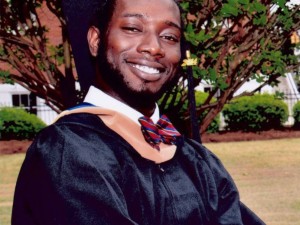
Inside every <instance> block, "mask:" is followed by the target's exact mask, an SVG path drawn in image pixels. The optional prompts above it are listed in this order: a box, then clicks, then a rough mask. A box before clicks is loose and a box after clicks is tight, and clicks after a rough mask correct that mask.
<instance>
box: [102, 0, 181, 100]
mask: <svg viewBox="0 0 300 225" xmlns="http://www.w3.org/2000/svg"><path fill="white" fill-rule="evenodd" d="M180 24H181V23H180V12H179V9H178V6H177V5H176V4H175V2H174V1H173V0H117V2H116V8H115V11H114V13H113V16H112V19H111V22H110V24H109V27H108V30H107V33H106V35H105V37H104V38H105V40H100V41H99V42H100V50H99V54H100V56H99V57H100V65H99V67H100V72H101V70H102V69H101V68H103V67H105V68H109V71H107V70H105V71H104V70H102V72H101V75H100V76H101V77H102V79H101V82H102V84H103V83H104V85H103V87H105V89H106V90H105V91H106V92H108V93H109V94H110V95H113V96H114V97H116V98H118V99H121V100H123V101H125V102H126V101H128V100H124V98H125V97H124V96H126V95H129V97H130V98H135V99H136V98H137V97H138V98H139V99H143V97H142V96H145V98H146V97H147V96H148V97H149V98H150V99H152V98H153V99H154V100H156V99H157V98H158V97H159V96H160V95H161V94H162V92H163V91H164V89H165V88H166V87H168V85H169V84H170V83H171V81H172V80H173V78H174V76H175V73H176V70H177V67H178V63H179V61H180V58H181V51H180V39H181V28H180ZM100 32H101V31H100ZM103 42H104V43H103ZM101 46H102V48H104V49H101ZM103 46H104V47H103ZM100 51H102V52H103V51H104V52H105V55H104V56H101V52H100ZM101 58H102V59H101ZM103 64H106V65H105V66H104V65H103Z"/></svg>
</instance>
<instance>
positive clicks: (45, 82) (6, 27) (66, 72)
mask: <svg viewBox="0 0 300 225" xmlns="http://www.w3.org/2000/svg"><path fill="white" fill-rule="evenodd" d="M60 2H61V1H58V0H49V1H48V0H47V1H43V0H24V1H19V0H11V1H7V0H1V19H0V25H1V30H0V44H1V45H0V61H1V62H3V63H4V64H2V65H5V66H6V67H5V68H6V70H3V69H0V76H1V78H2V80H4V82H17V83H19V84H20V85H22V86H23V87H25V88H26V89H28V90H29V91H31V92H32V93H34V94H36V95H37V96H39V97H41V98H43V99H45V101H46V103H47V104H48V105H49V106H50V107H52V108H53V109H54V110H55V111H57V112H59V111H60V110H62V109H64V108H65V107H67V106H70V105H72V104H74V102H75V101H76V91H75V80H74V77H76V75H74V74H73V69H72V55H71V48H70V44H69V39H68V38H67V28H66V23H65V20H64V17H63V15H62V10H61V5H60V4H61V3H60ZM45 11H46V12H47V14H46V15H47V16H54V18H55V20H54V21H45V20H43V21H42V18H41V16H42V15H44V17H45V13H46V12H45ZM46 22H48V24H46ZM49 22H51V23H52V26H57V27H60V29H61V30H60V34H58V35H59V36H61V42H60V43H57V44H56V45H53V44H52V43H51V40H50V39H49V33H51V27H50V26H49V25H51V24H49ZM53 22H54V24H53ZM8 65H9V66H8ZM7 68H8V69H9V73H8V72H7ZM8 74H9V75H8ZM66 95H68V98H66Z"/></svg>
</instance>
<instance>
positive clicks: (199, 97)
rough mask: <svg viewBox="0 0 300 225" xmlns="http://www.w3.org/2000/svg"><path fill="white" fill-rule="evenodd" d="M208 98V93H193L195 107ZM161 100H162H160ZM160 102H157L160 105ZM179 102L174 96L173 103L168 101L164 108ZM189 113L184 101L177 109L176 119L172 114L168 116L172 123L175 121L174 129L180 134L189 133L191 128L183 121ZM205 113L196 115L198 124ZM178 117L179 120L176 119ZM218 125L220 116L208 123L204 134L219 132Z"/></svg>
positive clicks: (186, 101)
mask: <svg viewBox="0 0 300 225" xmlns="http://www.w3.org/2000/svg"><path fill="white" fill-rule="evenodd" d="M207 97H208V93H205V92H201V91H195V100H196V106H197V107H201V105H202V104H203V103H204V102H205V100H206V99H207ZM161 100H162V99H161ZM161 100H160V101H159V104H161V103H162V102H161ZM179 101H180V95H179V94H177V95H176V99H175V100H174V102H172V99H171V98H170V99H168V101H167V103H166V107H168V105H169V104H172V105H178V104H179ZM212 101H214V102H215V101H216V99H215V98H213V99H212ZM189 112H190V107H189V102H188V99H185V101H184V104H183V105H182V106H181V107H180V108H178V113H176V117H174V116H173V115H174V114H173V113H172V114H171V115H168V116H169V117H170V118H172V121H175V124H176V127H178V128H179V129H180V131H181V132H182V133H186V134H190V133H191V128H190V123H189V121H186V122H185V123H184V121H185V119H184V118H185V117H187V116H189ZM206 113H207V111H204V112H203V113H202V114H201V115H198V123H199V124H200V123H201V120H202V119H203V118H204V117H205V114H206ZM178 115H179V118H178ZM219 125H220V116H219V115H218V116H216V117H215V118H214V119H213V121H212V122H211V123H210V125H209V127H208V128H207V130H206V132H207V133H215V132H217V131H218V130H219Z"/></svg>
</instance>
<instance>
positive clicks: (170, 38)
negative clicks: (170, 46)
mask: <svg viewBox="0 0 300 225" xmlns="http://www.w3.org/2000/svg"><path fill="white" fill-rule="evenodd" d="M161 38H163V39H165V40H166V41H168V42H173V43H178V42H179V40H180V38H179V37H177V36H176V35H172V34H167V35H162V36H161Z"/></svg>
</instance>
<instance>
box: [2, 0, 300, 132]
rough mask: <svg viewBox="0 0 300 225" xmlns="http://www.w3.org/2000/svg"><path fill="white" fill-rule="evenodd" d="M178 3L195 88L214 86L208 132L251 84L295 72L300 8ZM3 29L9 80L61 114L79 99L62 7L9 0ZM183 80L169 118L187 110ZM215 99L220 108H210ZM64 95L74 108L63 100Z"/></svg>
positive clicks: (273, 2) (282, 3)
mask: <svg viewBox="0 0 300 225" xmlns="http://www.w3.org/2000/svg"><path fill="white" fill-rule="evenodd" d="M180 2H181V5H182V8H183V14H182V15H183V22H184V24H185V25H186V26H185V30H184V37H185V39H186V40H187V42H188V45H189V46H190V50H191V53H192V54H191V55H192V57H197V58H198V65H197V66H193V72H194V86H198V85H199V84H200V83H202V84H207V85H210V86H211V87H212V91H211V92H210V94H209V95H208V97H207V99H206V100H205V101H204V103H203V104H201V106H199V107H197V113H198V115H205V117H204V118H202V120H201V124H200V131H201V132H202V133H203V132H204V131H205V130H207V128H208V127H209V124H210V123H211V121H212V120H213V119H214V118H215V117H216V116H217V115H218V113H219V112H220V111H221V110H222V108H223V106H224V104H225V103H227V102H229V101H230V100H231V99H232V98H233V97H234V93H235V92H236V91H237V90H238V89H239V88H240V87H241V86H242V85H243V84H244V83H246V82H247V81H249V80H256V81H258V82H259V83H260V86H259V87H258V88H256V89H254V90H249V93H243V94H247V95H251V94H253V93H255V92H256V91H258V90H260V89H261V88H262V87H264V86H265V85H276V84H277V83H278V78H279V77H281V76H283V75H284V73H285V72H287V71H293V69H295V68H296V67H297V64H298V59H297V58H296V57H295V55H294V49H295V48H297V47H299V43H298V44H297V43H294V42H293V43H292V42H291V38H290V37H291V35H292V34H294V33H295V31H298V30H299V28H300V10H299V7H300V6H299V5H291V4H290V2H289V1H286V0H266V1H260V0H251V1H250V0H224V1H218V0H197V1H195V0H182V1H180ZM41 9H42V10H41ZM45 11H49V12H50V13H51V15H52V16H53V18H55V19H53V21H57V23H54V22H53V21H51V23H49V22H48V23H47V21H46V22H45V20H44V18H43V17H45V15H44V14H43V13H41V12H45ZM50 24H51V25H52V26H56V27H60V28H61V34H62V39H61V43H56V44H53V43H51V39H49V36H48V34H49V33H51V32H52V28H53V27H50V26H49V25H50ZM0 25H1V31H0V44H1V46H3V47H2V48H1V49H0V61H2V62H4V63H6V64H8V65H11V66H12V67H13V70H11V71H10V72H11V79H12V80H14V81H15V82H17V83H20V84H21V85H22V86H24V87H27V88H28V89H29V90H30V91H32V92H34V93H35V94H36V95H37V96H39V97H41V98H43V99H45V100H46V102H47V103H48V104H49V105H50V106H51V107H52V108H54V109H55V110H56V111H60V110H62V109H64V108H65V107H67V106H68V104H69V105H70V104H73V103H74V102H75V101H76V99H77V95H76V94H77V93H76V91H75V85H74V77H76V75H74V74H73V69H72V62H73V61H72V58H71V51H70V45H69V41H68V37H67V35H66V33H67V32H66V24H65V21H64V19H63V16H62V11H61V1H56V0H49V1H43V0H25V1H18V0H11V1H6V0H4V1H2V5H1V18H0ZM62 60H63V62H64V63H63V64H62V65H61V63H62ZM59 65H61V66H59ZM181 75H182V79H180V81H179V82H178V85H177V86H176V88H175V89H174V90H175V91H174V90H172V91H170V92H168V93H167V94H166V95H165V100H162V101H161V102H162V109H163V113H166V114H172V113H173V114H175V113H176V112H179V110H178V108H180V106H183V105H184V104H185V100H186V98H187V92H186V90H187V88H186V79H187V75H186V71H185V69H184V70H183V72H182V74H181ZM217 93H219V96H218V101H211V99H212V98H213V96H215V95H216V94H217ZM177 94H179V95H180V100H179V101H178V104H177V105H172V104H168V107H166V104H165V103H166V102H167V99H175V98H177V97H176V96H177ZM172 95H173V96H175V97H172ZM66 96H68V100H69V101H62V100H63V99H66V98H65V97H66ZM72 98H74V99H73V100H72ZM70 99H71V100H70ZM173 102H174V101H173ZM204 111H205V112H206V113H204ZM174 117H176V115H174ZM188 119H189V116H186V117H184V120H185V123H187V121H188Z"/></svg>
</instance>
